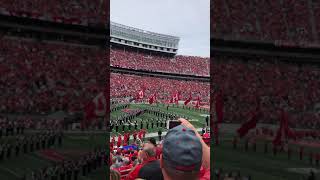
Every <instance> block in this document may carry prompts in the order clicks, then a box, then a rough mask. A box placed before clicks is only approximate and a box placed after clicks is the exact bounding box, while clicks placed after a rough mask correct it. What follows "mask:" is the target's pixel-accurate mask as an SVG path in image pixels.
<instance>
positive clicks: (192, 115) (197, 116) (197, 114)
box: [111, 104, 209, 135]
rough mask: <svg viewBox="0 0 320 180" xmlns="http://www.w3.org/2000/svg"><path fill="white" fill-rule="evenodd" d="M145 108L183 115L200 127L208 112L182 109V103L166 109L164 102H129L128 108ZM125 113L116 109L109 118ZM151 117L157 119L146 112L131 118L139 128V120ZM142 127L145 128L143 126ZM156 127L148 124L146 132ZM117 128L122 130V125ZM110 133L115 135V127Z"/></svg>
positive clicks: (155, 130)
mask: <svg viewBox="0 0 320 180" xmlns="http://www.w3.org/2000/svg"><path fill="white" fill-rule="evenodd" d="M145 108H154V109H156V110H157V109H159V110H161V111H163V112H168V113H174V114H177V115H178V116H180V117H185V118H186V119H188V120H190V121H191V123H192V124H193V125H194V126H195V127H197V128H202V127H203V126H204V125H205V124H206V121H205V117H206V116H207V115H209V112H208V111H206V110H201V111H200V110H198V109H193V108H191V109H186V108H185V109H184V108H182V105H180V106H177V105H174V107H173V106H170V107H169V109H168V110H167V108H166V106H165V105H164V104H157V105H149V104H130V106H129V108H128V109H145ZM123 114H126V112H123V111H122V110H118V111H113V112H111V119H112V118H116V117H118V116H120V115H123ZM151 119H155V120H157V119H158V117H157V116H155V115H152V114H148V113H144V114H142V115H140V116H138V117H136V118H135V119H133V120H134V121H136V120H137V122H138V129H139V128H140V123H141V122H145V121H146V120H151ZM144 128H146V127H145V126H144ZM159 128H160V127H159ZM159 128H158V127H154V128H151V127H150V126H149V129H147V132H149V133H151V132H157V131H158V130H159ZM161 129H162V131H165V130H166V129H165V128H163V127H161ZM119 130H121V131H122V127H119ZM125 131H129V130H128V127H127V126H126V127H125ZM131 131H134V127H131ZM112 135H117V133H116V131H115V128H114V129H113V131H112Z"/></svg>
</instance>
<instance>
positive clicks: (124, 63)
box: [110, 48, 210, 76]
mask: <svg viewBox="0 0 320 180" xmlns="http://www.w3.org/2000/svg"><path fill="white" fill-rule="evenodd" d="M110 65H111V66H115V67H122V68H129V69H135V70H147V71H154V72H167V73H176V74H187V75H197V76H209V68H210V67H209V58H202V57H196V56H181V55H178V56H175V57H173V58H169V57H160V56H156V55H148V54H146V53H139V52H132V51H125V50H119V49H115V48H111V49H110Z"/></svg>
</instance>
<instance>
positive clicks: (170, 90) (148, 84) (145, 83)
mask: <svg viewBox="0 0 320 180" xmlns="http://www.w3.org/2000/svg"><path fill="white" fill-rule="evenodd" d="M142 89H145V90H144V98H146V99H147V98H148V97H150V96H151V95H154V93H156V96H157V100H158V101H160V102H164V103H166V102H167V101H169V100H170V99H171V97H172V96H173V95H174V94H176V93H177V92H180V96H181V100H183V101H185V100H186V99H188V97H189V95H190V93H191V94H192V97H193V99H194V100H196V99H197V97H198V96H200V98H201V103H202V104H208V103H209V99H210V95H209V93H210V86H209V83H207V82H198V81H183V80H174V79H166V78H156V77H147V76H137V75H126V74H119V73H111V77H110V96H111V97H112V98H120V97H122V98H123V97H134V98H135V97H136V96H137V94H138V93H139V92H140V91H141V90H142Z"/></svg>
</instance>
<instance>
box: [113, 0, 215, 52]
mask: <svg viewBox="0 0 320 180" xmlns="http://www.w3.org/2000/svg"><path fill="white" fill-rule="evenodd" d="M110 16H111V21H114V22H117V23H120V24H124V25H127V26H132V27H136V28H140V29H143V30H147V31H153V32H157V33H163V34H169V35H175V36H178V37H180V39H181V40H180V44H179V51H178V53H179V54H182V55H195V56H205V57H209V56H210V1H209V0H111V6H110Z"/></svg>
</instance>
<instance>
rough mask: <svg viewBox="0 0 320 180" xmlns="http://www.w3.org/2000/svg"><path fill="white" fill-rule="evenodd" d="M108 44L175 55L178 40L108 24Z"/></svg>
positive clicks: (168, 36)
mask: <svg viewBox="0 0 320 180" xmlns="http://www.w3.org/2000/svg"><path fill="white" fill-rule="evenodd" d="M110 36H111V37H110V38H111V39H110V42H111V43H116V44H119V45H125V46H130V47H134V48H139V49H144V50H151V51H156V52H161V53H169V54H173V55H176V54H177V52H178V47H179V41H180V38H179V37H177V36H171V35H165V34H159V33H155V32H150V31H145V30H142V29H138V28H134V27H130V26H126V25H122V24H119V23H115V22H111V23H110Z"/></svg>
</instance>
